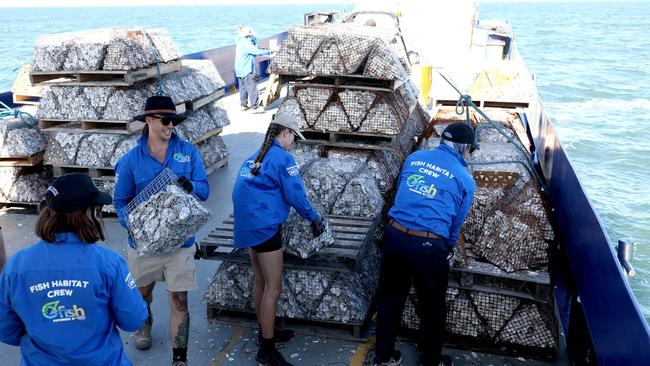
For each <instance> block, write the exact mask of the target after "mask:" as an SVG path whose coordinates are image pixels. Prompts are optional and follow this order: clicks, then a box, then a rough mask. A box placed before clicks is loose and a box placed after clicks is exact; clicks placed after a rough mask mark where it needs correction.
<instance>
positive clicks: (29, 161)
mask: <svg viewBox="0 0 650 366" xmlns="http://www.w3.org/2000/svg"><path fill="white" fill-rule="evenodd" d="M44 154H45V153H44V152H42V151H41V152H39V153H36V154H34V155H32V156H9V157H2V158H0V167H14V166H34V165H38V164H40V163H42V162H43V155H44Z"/></svg>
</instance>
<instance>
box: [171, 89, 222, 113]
mask: <svg viewBox="0 0 650 366" xmlns="http://www.w3.org/2000/svg"><path fill="white" fill-rule="evenodd" d="M224 95H225V89H224V88H221V89H219V90H217V91H216V92H214V93H212V94H210V95H206V96H204V97H201V98H198V99H196V100H190V101H186V102H182V103H179V104H177V105H176V112H177V113H185V112H189V111H195V110H197V109H199V108H201V107H203V106H205V105H207V104H209V103H212V102H214V101H215V100H217V99H219V98H221V97H223V96H224Z"/></svg>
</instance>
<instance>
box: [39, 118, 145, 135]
mask: <svg viewBox="0 0 650 366" xmlns="http://www.w3.org/2000/svg"><path fill="white" fill-rule="evenodd" d="M76 124H78V127H73V125H76ZM144 125H145V124H144V122H141V121H114V120H106V119H96V120H66V119H47V118H43V119H40V120H39V121H38V126H39V127H40V128H41V130H48V131H53V132H96V133H119V134H128V135H132V134H134V133H136V132H138V131H140V130H141V129H142V128H143V127H144Z"/></svg>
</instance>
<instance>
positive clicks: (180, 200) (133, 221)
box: [123, 168, 210, 256]
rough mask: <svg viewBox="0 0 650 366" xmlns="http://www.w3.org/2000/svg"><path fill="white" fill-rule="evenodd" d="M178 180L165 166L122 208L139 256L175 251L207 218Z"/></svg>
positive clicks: (208, 215) (205, 213)
mask: <svg viewBox="0 0 650 366" xmlns="http://www.w3.org/2000/svg"><path fill="white" fill-rule="evenodd" d="M177 179H178V177H177V176H176V175H175V174H174V173H173V172H172V171H171V170H169V168H166V169H165V170H163V171H162V172H161V173H160V174H159V175H158V176H157V177H156V178H154V180H152V181H151V182H150V183H149V184H148V185H147V187H145V188H144V189H143V190H142V191H141V192H140V193H138V195H137V196H136V197H135V198H134V199H133V200H132V201H131V202H129V204H128V205H127V207H126V208H125V209H124V212H123V215H124V220H125V221H126V224H127V228H128V230H129V234H130V236H131V239H133V242H134V243H135V246H136V250H137V252H138V254H139V255H142V256H161V255H169V254H172V253H174V252H175V251H176V250H178V249H179V248H180V247H181V246H182V245H183V244H184V243H185V241H186V240H187V239H188V238H189V237H191V236H192V235H194V234H195V233H196V232H197V231H198V229H199V228H200V227H201V226H203V224H205V223H206V222H207V221H208V220H209V219H210V212H209V211H208V210H207V209H205V208H204V207H203V206H202V205H201V204H200V203H199V201H198V199H197V198H196V197H195V196H194V195H192V194H189V193H186V192H185V191H184V190H183V188H181V187H180V186H179V185H178V183H177V182H176V181H177Z"/></svg>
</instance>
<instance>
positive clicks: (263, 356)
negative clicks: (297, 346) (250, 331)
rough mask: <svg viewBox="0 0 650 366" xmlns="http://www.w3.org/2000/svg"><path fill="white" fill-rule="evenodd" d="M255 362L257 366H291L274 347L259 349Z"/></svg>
mask: <svg viewBox="0 0 650 366" xmlns="http://www.w3.org/2000/svg"><path fill="white" fill-rule="evenodd" d="M255 360H256V361H257V362H258V365H259V366H267V365H268V366H293V365H292V364H290V363H289V362H287V360H285V359H284V356H282V353H280V352H279V351H278V350H277V348H275V346H273V347H264V346H262V347H260V349H259V351H257V355H256V356H255Z"/></svg>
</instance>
